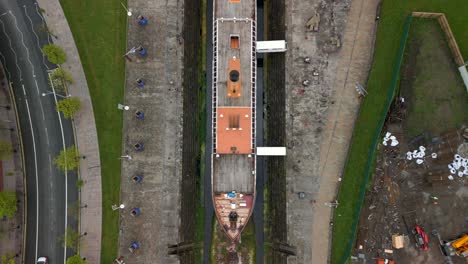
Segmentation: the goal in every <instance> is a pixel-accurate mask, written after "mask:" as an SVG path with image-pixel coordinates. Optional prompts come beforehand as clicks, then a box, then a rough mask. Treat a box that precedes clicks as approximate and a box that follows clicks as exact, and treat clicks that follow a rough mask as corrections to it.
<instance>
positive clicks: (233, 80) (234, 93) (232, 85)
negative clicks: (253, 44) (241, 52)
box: [227, 45, 242, 97]
mask: <svg viewBox="0 0 468 264" xmlns="http://www.w3.org/2000/svg"><path fill="white" fill-rule="evenodd" d="M231 47H232V45H231ZM240 68H241V63H240V60H239V59H238V58H236V57H234V58H232V59H229V68H228V81H227V82H228V83H227V87H228V97H240V96H241V89H242V86H241V83H242V82H241V76H240V71H241V70H240Z"/></svg>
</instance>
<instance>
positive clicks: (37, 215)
mask: <svg viewBox="0 0 468 264" xmlns="http://www.w3.org/2000/svg"><path fill="white" fill-rule="evenodd" d="M23 90H24V85H23ZM25 101H26V109H27V110H28V117H29V125H30V127H31V136H32V141H33V150H34V170H35V172H36V253H35V258H34V259H37V245H38V241H39V175H38V172H37V153H36V140H35V138H34V128H33V124H32V121H31V111H30V110H29V104H28V99H27V98H25Z"/></svg>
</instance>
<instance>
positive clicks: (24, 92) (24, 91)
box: [21, 84, 26, 98]
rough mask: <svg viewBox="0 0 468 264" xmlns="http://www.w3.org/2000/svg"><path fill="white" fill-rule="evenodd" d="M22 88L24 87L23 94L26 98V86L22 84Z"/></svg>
mask: <svg viewBox="0 0 468 264" xmlns="http://www.w3.org/2000/svg"><path fill="white" fill-rule="evenodd" d="M21 87H23V94H24V96H25V98H26V89H24V84H22V85H21Z"/></svg>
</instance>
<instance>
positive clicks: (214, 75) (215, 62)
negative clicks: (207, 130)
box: [211, 20, 218, 154]
mask: <svg viewBox="0 0 468 264" xmlns="http://www.w3.org/2000/svg"><path fill="white" fill-rule="evenodd" d="M212 82H213V84H212V104H211V113H212V122H211V131H212V137H213V147H212V148H213V154H215V153H216V150H217V147H218V137H217V135H216V127H217V118H218V111H217V109H218V20H216V21H214V22H213V65H212Z"/></svg>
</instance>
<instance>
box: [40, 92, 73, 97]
mask: <svg viewBox="0 0 468 264" xmlns="http://www.w3.org/2000/svg"><path fill="white" fill-rule="evenodd" d="M49 94H53V95H56V96H58V97H61V98H67V97H70V96H71V95H67V96H64V95H60V94H56V93H54V92H50V91H48V92H47V93H42V96H46V95H49Z"/></svg>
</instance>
